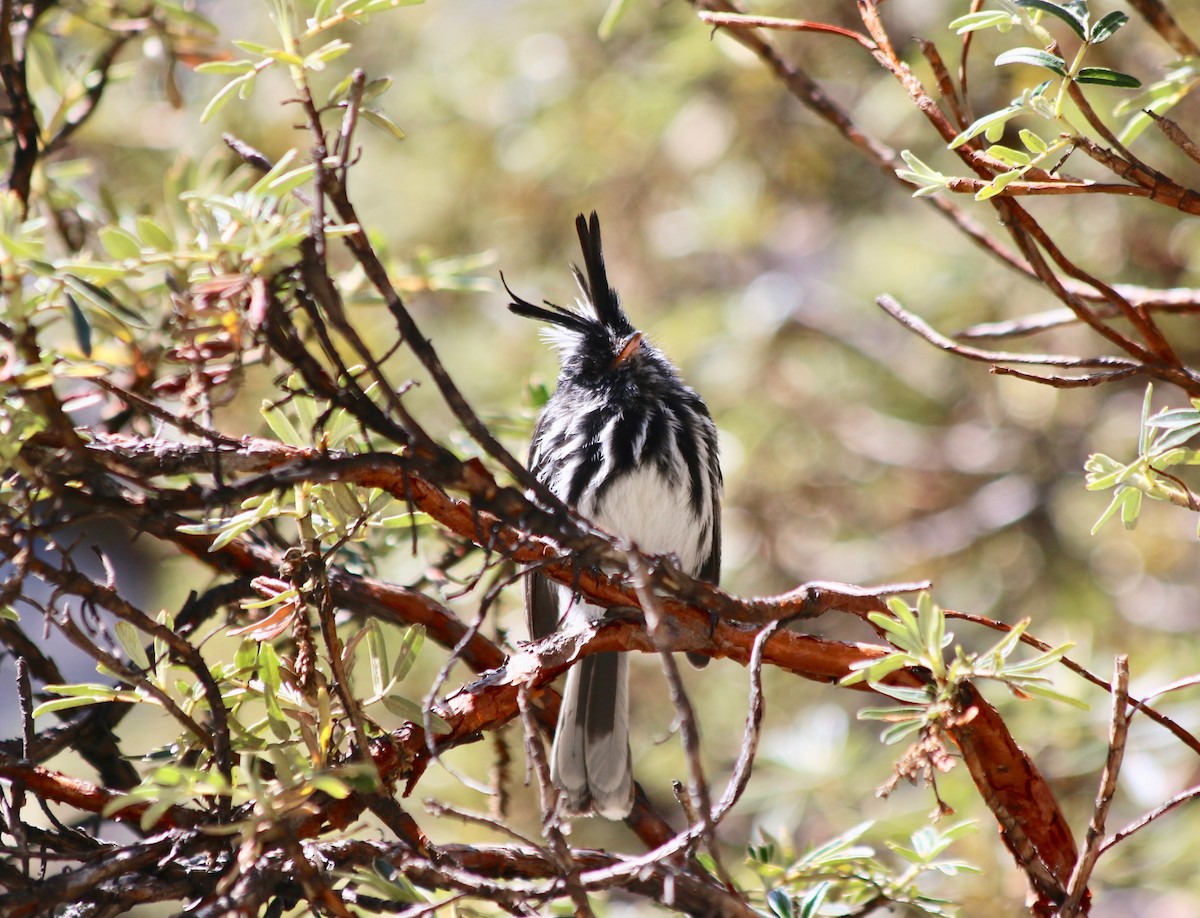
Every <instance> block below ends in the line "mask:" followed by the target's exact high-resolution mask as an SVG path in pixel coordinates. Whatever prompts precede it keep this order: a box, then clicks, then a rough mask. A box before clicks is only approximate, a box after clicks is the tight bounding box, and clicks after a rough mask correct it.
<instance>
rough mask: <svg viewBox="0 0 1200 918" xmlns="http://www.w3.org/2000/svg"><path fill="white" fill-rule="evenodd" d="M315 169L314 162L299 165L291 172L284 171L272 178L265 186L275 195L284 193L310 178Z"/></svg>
mask: <svg viewBox="0 0 1200 918" xmlns="http://www.w3.org/2000/svg"><path fill="white" fill-rule="evenodd" d="M316 171H317V165H316V163H308V164H307V165H305V166H299V167H298V168H296V169H293V170H292V171H291V172H285V173H284V174H283V175H281V176H279V177H277V178H275V179H273V180H272V181H271V182H269V183H268V184H267V187H268V188H269V189H270V190H271V191H273V192H274V193H275V194H277V195H280V196H282V195H285V194H288V193H289V192H291V191H293V190H294V189H296V188H299V187H300V186H301V185H303V184H304V183H305V182H307V181H308V180H309V179H311V178H312V177H313V176H314V175H315V174H316Z"/></svg>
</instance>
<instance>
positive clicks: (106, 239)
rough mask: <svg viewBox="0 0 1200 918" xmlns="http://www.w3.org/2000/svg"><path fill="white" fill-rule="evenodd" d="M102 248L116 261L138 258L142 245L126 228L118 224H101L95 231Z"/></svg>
mask: <svg viewBox="0 0 1200 918" xmlns="http://www.w3.org/2000/svg"><path fill="white" fill-rule="evenodd" d="M96 234H97V235H98V236H99V237H100V244H101V245H103V246H104V250H105V251H106V252H108V254H109V255H111V256H112V257H113V258H115V259H117V260H118V261H124V260H125V259H126V258H140V257H141V255H142V246H141V244H140V243H139V242H138V241H137V237H136V236H134V235H133V233H131V232H129V230H127V229H122V228H121V227H119V226H111V225H110V226H102V227H100V229H99V230H97V233H96Z"/></svg>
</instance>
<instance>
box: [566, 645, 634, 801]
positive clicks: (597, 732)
mask: <svg viewBox="0 0 1200 918" xmlns="http://www.w3.org/2000/svg"><path fill="white" fill-rule="evenodd" d="M551 778H552V779H553V781H554V784H555V786H557V787H559V788H561V789H562V790H564V791H566V794H567V807H568V809H569V810H570V811H571V812H572V813H577V814H585V813H591V812H595V813H598V814H600V815H601V816H604V817H606V818H608V819H623V818H624V817H626V816H627V815H629V811H630V809H631V807H632V806H633V765H632V761H631V759H630V754H629V660H628V658H627V657H626V655H625V654H623V653H599V654H594V655H593V656H590V657H584V658H583V659H582V660H580V661H579V663H577V664H576V665H575V666H573V667H572V668H571V670H570V671H569V672H568V673H567V684H566V688H565V689H564V690H563V703H562V708H561V709H560V711H559V716H558V730H557V731H556V733H555V737H554V749H553V751H552V753H551Z"/></svg>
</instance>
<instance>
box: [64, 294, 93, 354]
mask: <svg viewBox="0 0 1200 918" xmlns="http://www.w3.org/2000/svg"><path fill="white" fill-rule="evenodd" d="M66 297H67V311H68V312H69V313H70V315H71V327H72V328H73V329H74V330H75V340H76V341H77V342H78V343H79V350H81V351H82V352H83V356H84V357H91V356H92V326H91V325H89V324H88V320H87V316H85V315H84V314H83V310H82V309H80V308H79V303H77V302H76V301H75V297H73V296H71V294H69V293H68V294H67V295H66Z"/></svg>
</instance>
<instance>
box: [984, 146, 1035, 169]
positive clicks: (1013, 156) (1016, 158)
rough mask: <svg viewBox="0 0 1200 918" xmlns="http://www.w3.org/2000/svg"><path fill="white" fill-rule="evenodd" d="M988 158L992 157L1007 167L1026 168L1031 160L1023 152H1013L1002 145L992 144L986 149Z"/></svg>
mask: <svg viewBox="0 0 1200 918" xmlns="http://www.w3.org/2000/svg"><path fill="white" fill-rule="evenodd" d="M987 152H988V156H993V157H995V158H996V159H998V160H1000V162H1002V163H1005V164H1006V165H1009V166H1028V165H1029V164H1030V163H1031V162H1032V160H1031V159H1030V157H1029V154H1028V153H1026V152H1024V151H1023V150H1014V149H1013V148H1012V147H1006V146H1004V145H1003V144H999V143H994V144H992V145H991V146H990V147H988V149H987Z"/></svg>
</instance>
